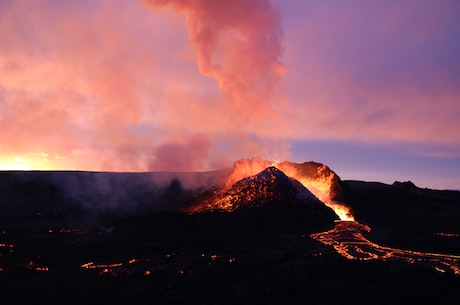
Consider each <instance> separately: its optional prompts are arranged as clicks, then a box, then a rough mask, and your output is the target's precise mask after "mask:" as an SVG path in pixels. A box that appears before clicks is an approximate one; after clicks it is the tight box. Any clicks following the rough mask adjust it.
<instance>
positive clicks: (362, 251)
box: [310, 221, 460, 275]
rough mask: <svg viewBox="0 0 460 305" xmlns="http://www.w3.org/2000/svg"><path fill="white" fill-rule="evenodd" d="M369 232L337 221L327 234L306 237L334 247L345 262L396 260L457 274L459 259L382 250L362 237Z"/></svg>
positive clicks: (355, 225) (421, 253)
mask: <svg viewBox="0 0 460 305" xmlns="http://www.w3.org/2000/svg"><path fill="white" fill-rule="evenodd" d="M370 230H371V229H370V228H369V227H368V226H366V225H363V224H360V223H357V222H355V221H341V222H338V223H337V224H336V226H335V227H334V228H333V229H331V230H329V231H327V232H321V233H315V234H312V235H310V236H311V237H312V238H313V239H315V240H317V241H319V242H321V243H323V244H325V245H329V246H332V247H334V249H335V250H336V251H337V253H339V254H340V255H342V256H343V257H346V258H347V259H352V260H383V261H389V260H391V261H398V260H400V261H405V262H407V263H411V264H414V263H417V264H421V265H424V266H428V267H431V268H433V269H435V270H436V271H438V272H442V273H444V272H447V271H450V272H452V273H454V274H457V275H460V256H458V255H447V254H438V253H426V252H420V251H410V250H402V249H395V248H390V247H383V246H380V245H378V244H376V243H373V242H371V241H369V240H368V239H367V238H365V237H364V235H363V234H364V233H365V232H370Z"/></svg>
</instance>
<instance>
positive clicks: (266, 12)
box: [145, 0, 286, 170]
mask: <svg viewBox="0 0 460 305" xmlns="http://www.w3.org/2000/svg"><path fill="white" fill-rule="evenodd" d="M145 2H146V3H147V5H149V6H151V7H153V8H157V7H167V8H171V9H172V10H174V11H176V12H179V13H181V14H183V15H184V16H185V18H186V25H187V32H188V35H189V40H190V42H191V43H192V44H193V45H194V47H195V50H196V59H197V63H198V68H199V71H200V73H201V74H202V75H204V76H208V77H211V78H213V79H214V80H215V81H216V82H217V83H218V85H219V90H220V93H221V94H220V95H221V96H220V104H219V105H213V107H216V108H217V111H215V112H214V113H213V114H214V115H215V116H217V117H218V118H219V121H218V122H210V121H211V120H212V119H205V120H206V121H207V122H208V123H210V124H209V125H210V126H212V125H213V124H214V126H215V124H219V125H221V127H218V129H222V126H223V132H224V133H226V134H227V136H233V135H234V134H235V133H236V134H244V133H251V132H254V133H257V130H260V129H262V128H263V129H273V133H275V130H277V127H279V126H278V125H279V124H283V122H282V120H281V118H280V117H278V116H277V114H276V111H275V108H276V107H274V106H273V104H274V103H275V102H276V101H275V100H274V97H275V96H276V92H275V90H274V88H276V85H277V84H278V83H279V81H280V80H281V78H282V76H283V74H284V73H285V72H286V68H285V67H284V66H283V64H282V63H281V61H280V57H281V55H282V53H283V47H282V43H281V40H282V30H281V25H280V14H279V10H278V8H277V7H276V6H275V5H274V4H273V3H272V2H271V1H269V0H223V1H215V0H196V1H183V0H146V1H145ZM211 113H212V112H211ZM185 142H186V143H164V144H162V145H161V146H160V147H158V149H157V150H156V155H155V156H154V159H155V161H154V162H153V163H151V165H152V166H151V168H152V169H154V170H156V169H162V168H164V166H165V165H164V164H165V163H166V162H163V160H164V159H166V160H168V161H172V160H171V159H170V158H169V157H168V158H165V157H167V156H171V155H170V154H169V153H166V151H170V150H171V151H175V153H174V154H173V155H176V156H175V157H176V158H175V160H178V161H177V162H178V163H179V164H177V166H178V167H179V169H182V170H184V169H196V168H197V167H195V166H192V167H190V166H185V164H194V163H193V162H192V158H188V156H190V153H189V152H188V151H190V152H191V154H192V155H193V152H194V151H199V152H200V153H199V154H200V155H199V156H195V157H198V158H199V160H198V161H197V163H196V164H195V165H197V166H199V165H203V162H202V161H203V160H200V158H201V159H202V157H204V155H205V154H206V152H205V150H204V149H203V148H204V145H203V143H202V141H200V142H199V143H196V144H198V146H195V145H193V143H194V142H195V141H194V139H191V140H186V141H185ZM185 146H188V147H189V148H188V149H187V151H185ZM244 146H247V143H243V145H240V146H239V147H240V149H243V150H245V149H244V148H243V147H244ZM175 148H176V149H175ZM260 152H261V150H259V152H258V153H260ZM251 153H253V151H251ZM183 158H186V159H188V161H187V162H182V161H184V160H183ZM170 164H171V163H170ZM172 164H174V163H172ZM198 168H199V167H198ZM167 169H172V168H169V166H168V167H167Z"/></svg>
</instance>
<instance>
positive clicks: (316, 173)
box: [226, 158, 354, 221]
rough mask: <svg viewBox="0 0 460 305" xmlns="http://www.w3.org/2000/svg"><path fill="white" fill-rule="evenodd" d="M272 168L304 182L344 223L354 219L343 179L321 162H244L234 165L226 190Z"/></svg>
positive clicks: (261, 160) (254, 159) (251, 160)
mask: <svg viewBox="0 0 460 305" xmlns="http://www.w3.org/2000/svg"><path fill="white" fill-rule="evenodd" d="M270 166H273V167H276V168H278V169H279V170H281V171H282V172H283V173H284V174H286V175H287V176H288V177H291V178H293V179H295V180H297V181H298V182H300V183H301V184H302V185H303V186H304V187H305V188H307V189H308V190H309V191H310V192H311V193H313V194H314V195H315V196H316V197H317V198H318V199H320V200H321V201H322V202H324V204H326V205H327V206H328V207H330V208H331V209H333V210H334V212H335V213H336V214H337V215H338V216H339V218H340V219H341V220H348V221H353V220H354V217H353V213H352V210H351V208H350V207H349V206H347V205H346V204H345V203H343V198H342V197H343V195H342V187H341V182H340V178H339V176H337V174H336V173H334V172H333V171H332V170H331V169H330V168H329V167H327V166H326V165H324V164H321V163H316V162H305V163H302V164H298V163H293V162H288V161H284V162H272V161H267V160H263V159H261V158H252V159H241V160H239V161H237V162H235V163H234V165H233V172H232V174H231V175H230V177H229V178H228V180H227V183H226V188H227V189H229V188H230V187H231V186H232V185H233V184H235V183H236V182H237V181H239V180H241V179H243V178H246V177H250V176H253V175H256V174H258V173H259V172H261V171H263V170H264V169H265V168H267V167H270Z"/></svg>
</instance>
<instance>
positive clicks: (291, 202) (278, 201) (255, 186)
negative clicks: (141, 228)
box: [189, 166, 339, 224]
mask: <svg viewBox="0 0 460 305" xmlns="http://www.w3.org/2000/svg"><path fill="white" fill-rule="evenodd" d="M198 202H200V203H199V204H198V205H195V206H193V207H192V208H190V209H189V212H192V213H196V212H208V211H222V212H239V213H241V212H242V213H245V212H249V213H251V212H258V211H259V212H260V211H263V212H268V213H269V214H277V215H279V216H280V217H281V216H287V214H289V215H291V216H292V215H296V217H297V216H300V218H301V219H304V220H305V221H310V222H314V223H322V224H327V223H332V222H333V221H334V220H337V219H339V218H338V216H337V215H336V214H335V213H334V211H333V210H332V209H331V208H329V207H327V206H326V205H325V204H324V203H323V202H321V201H320V200H319V199H318V198H317V197H316V196H315V195H313V194H312V193H311V192H310V191H309V190H308V189H307V188H305V187H304V186H303V185H302V184H301V183H300V182H299V181H297V180H295V179H293V178H289V177H288V176H286V174H284V173H283V172H282V171H281V170H279V169H277V168H276V167H273V166H272V167H268V168H266V169H265V170H263V171H262V172H260V173H258V174H257V175H254V176H250V177H247V178H243V179H241V180H240V181H238V182H236V183H235V184H233V185H232V186H231V187H230V188H229V189H228V190H227V191H221V192H216V193H215V194H213V195H210V196H208V197H207V198H205V199H203V198H201V200H199V201H198Z"/></svg>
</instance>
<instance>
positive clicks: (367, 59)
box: [0, 0, 460, 189]
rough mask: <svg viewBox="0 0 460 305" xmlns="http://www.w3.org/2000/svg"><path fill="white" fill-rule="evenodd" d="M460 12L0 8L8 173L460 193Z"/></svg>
mask: <svg viewBox="0 0 460 305" xmlns="http://www.w3.org/2000/svg"><path fill="white" fill-rule="evenodd" d="M458 16H460V2H459V1H458V0H398V1H396V0H394V1H393V0H390V1H377V0H375V1H374V0H369V1H357V0H348V1H340V0H311V1H309V0H272V1H270V0H221V1H214V0H189V1H187V0H143V1H141V0H131V1H126V0H81V1H73V0H42V1H33V0H17V1H16V0H14V1H13V0H2V1H0V37H1V42H0V170H11V169H25V170H91V171H196V170H200V171H201V170H213V169H219V168H223V167H228V166H231V165H232V163H233V162H234V161H236V160H237V159H240V158H250V157H253V156H260V157H262V158H265V159H269V160H277V161H283V160H290V161H293V162H305V161H310V160H314V161H317V162H321V163H324V164H326V165H328V166H329V167H330V168H331V169H332V170H334V171H335V172H336V173H337V174H338V175H339V176H340V177H341V178H342V179H355V180H366V181H381V182H385V183H392V182H393V181H395V180H399V181H407V180H411V181H413V182H414V183H415V184H416V185H418V186H421V187H430V188H439V189H460V134H459V132H460V119H459V118H460V18H458Z"/></svg>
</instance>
